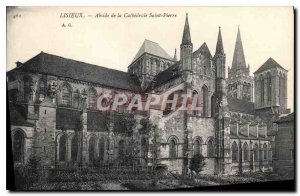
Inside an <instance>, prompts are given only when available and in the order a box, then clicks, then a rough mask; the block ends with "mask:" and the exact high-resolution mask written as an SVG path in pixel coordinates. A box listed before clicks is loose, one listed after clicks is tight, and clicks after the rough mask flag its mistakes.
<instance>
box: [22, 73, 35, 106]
mask: <svg viewBox="0 0 300 196" xmlns="http://www.w3.org/2000/svg"><path fill="white" fill-rule="evenodd" d="M32 85H33V81H32V78H31V77H29V76H25V77H24V99H25V101H26V102H29V101H33V92H32V90H31V86H32Z"/></svg>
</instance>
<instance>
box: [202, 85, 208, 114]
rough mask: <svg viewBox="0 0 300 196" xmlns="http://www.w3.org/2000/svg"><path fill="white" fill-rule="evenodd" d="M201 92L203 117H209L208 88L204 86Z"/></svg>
mask: <svg viewBox="0 0 300 196" xmlns="http://www.w3.org/2000/svg"><path fill="white" fill-rule="evenodd" d="M201 92H202V108H203V111H202V116H203V117H207V109H208V88H207V86H205V85H204V86H203V87H202V88H201Z"/></svg>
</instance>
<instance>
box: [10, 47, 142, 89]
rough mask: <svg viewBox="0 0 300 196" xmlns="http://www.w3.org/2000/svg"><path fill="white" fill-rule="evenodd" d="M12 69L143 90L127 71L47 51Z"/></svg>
mask: <svg viewBox="0 0 300 196" xmlns="http://www.w3.org/2000/svg"><path fill="white" fill-rule="evenodd" d="M11 71H25V72H36V73H42V74H47V75H54V76H59V77H65V78H71V79H74V80H81V81H85V82H90V83H94V84H100V85H104V86H108V87H114V88H119V89H125V90H132V91H140V90H141V88H140V84H139V82H138V79H136V78H133V77H132V76H130V74H129V73H127V72H122V71H118V70H114V69H109V68H105V67H101V66H97V65H92V64H88V63H84V62H80V61H76V60H72V59H67V58H63V57H60V56H56V55H52V54H47V53H45V52H41V53H39V54H38V55H36V56H35V57H33V58H32V59H30V60H28V61H27V62H25V63H24V64H23V65H22V66H20V67H17V68H15V69H13V70H11ZM11 71H10V72H11Z"/></svg>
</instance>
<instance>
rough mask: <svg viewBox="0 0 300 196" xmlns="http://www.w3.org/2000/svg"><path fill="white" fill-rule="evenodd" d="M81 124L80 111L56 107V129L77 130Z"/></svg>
mask: <svg viewBox="0 0 300 196" xmlns="http://www.w3.org/2000/svg"><path fill="white" fill-rule="evenodd" d="M79 126H80V111H79V110H75V109H72V108H57V109H56V129H62V130H70V129H71V130H77V129H78V128H79Z"/></svg>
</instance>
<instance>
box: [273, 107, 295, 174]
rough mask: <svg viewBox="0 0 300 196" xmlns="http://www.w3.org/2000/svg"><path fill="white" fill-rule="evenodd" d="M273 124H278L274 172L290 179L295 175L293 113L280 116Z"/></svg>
mask: <svg viewBox="0 0 300 196" xmlns="http://www.w3.org/2000/svg"><path fill="white" fill-rule="evenodd" d="M275 123H277V124H278V131H277V132H276V137H275V152H276V154H275V158H274V170H275V171H276V172H277V173H279V174H281V175H288V176H290V177H292V176H294V174H295V170H294V165H295V163H294V161H295V146H294V145H295V140H294V136H295V132H294V130H295V127H294V123H295V122H294V113H291V114H288V115H284V116H281V117H280V119H279V120H277V121H276V122H275Z"/></svg>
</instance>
